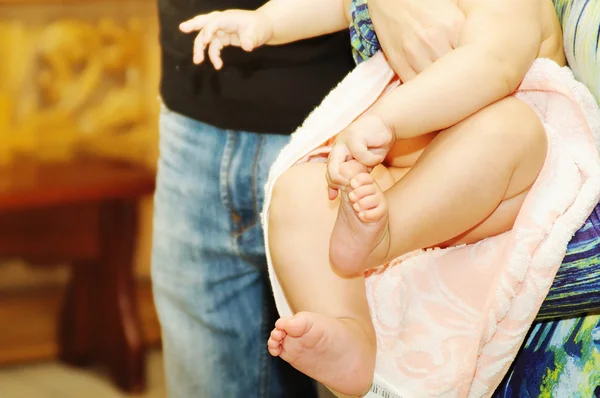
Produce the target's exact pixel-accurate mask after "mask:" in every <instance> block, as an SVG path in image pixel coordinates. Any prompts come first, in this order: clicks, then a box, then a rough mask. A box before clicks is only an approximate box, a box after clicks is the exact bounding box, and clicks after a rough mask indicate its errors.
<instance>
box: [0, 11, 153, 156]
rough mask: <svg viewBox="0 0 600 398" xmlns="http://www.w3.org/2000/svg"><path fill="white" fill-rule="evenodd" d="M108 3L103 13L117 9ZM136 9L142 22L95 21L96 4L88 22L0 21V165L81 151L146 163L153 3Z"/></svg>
mask: <svg viewBox="0 0 600 398" xmlns="http://www.w3.org/2000/svg"><path fill="white" fill-rule="evenodd" d="M108 4H109V6H107V7H108V9H107V11H110V12H107V13H106V14H111V13H112V14H113V15H114V14H115V11H117V12H118V10H115V3H108ZM117 4H118V3H117ZM139 6H140V7H145V8H146V12H142V13H140V14H142V17H138V16H132V17H130V18H127V17H125V18H123V17H121V16H118V17H110V16H103V15H102V11H101V6H100V11H99V12H98V14H99V15H95V16H93V17H92V18H85V19H84V18H81V19H78V18H73V17H64V18H63V17H61V16H60V13H59V14H58V15H59V16H58V17H57V18H50V19H49V21H48V22H47V23H42V24H39V23H37V24H34V23H30V22H28V21H27V18H23V19H4V18H1V17H0V51H1V52H2V53H3V54H5V56H6V55H8V57H7V58H4V57H3V58H4V59H3V61H2V62H1V63H0V164H1V163H6V162H10V161H11V160H15V158H18V157H19V156H27V157H35V158H37V159H41V160H68V159H69V158H71V157H73V156H77V155H79V154H81V153H89V152H93V153H99V154H102V155H106V156H111V157H121V158H128V159H131V160H140V161H144V162H147V161H148V160H149V159H148V156H149V153H153V152H154V150H153V148H154V147H155V146H156V115H157V108H158V104H157V100H156V98H157V95H158V88H157V86H158V85H157V75H158V74H157V64H158V57H156V55H157V51H156V50H157V48H156V47H157V44H156V42H157V36H156V22H155V20H154V17H153V16H154V12H153V11H154V10H153V7H154V5H153V3H151V2H141V3H140V4H139ZM7 7H8V8H10V7H11V6H10V5H8V6H7V5H4V6H0V12H1V13H2V14H0V15H6V13H5V12H3V10H6V8H7ZM29 7H30V8H34V6H29ZM76 7H78V6H77V5H74V4H70V5H64V8H65V10H67V9H69V8H71V9H72V8H76ZM148 8H149V11H150V12H148ZM55 14H56V13H55ZM144 14H145V15H147V16H146V17H143V15H144ZM8 15H10V13H9V14H8Z"/></svg>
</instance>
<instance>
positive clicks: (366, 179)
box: [350, 173, 375, 189]
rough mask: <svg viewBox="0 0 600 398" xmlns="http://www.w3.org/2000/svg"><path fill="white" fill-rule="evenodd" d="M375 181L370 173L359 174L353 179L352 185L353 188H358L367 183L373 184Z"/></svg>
mask: <svg viewBox="0 0 600 398" xmlns="http://www.w3.org/2000/svg"><path fill="white" fill-rule="evenodd" d="M374 183H375V180H374V179H373V176H372V175H371V174H369V173H360V174H357V175H356V176H355V177H354V178H353V179H352V180H351V181H350V186H351V187H352V189H358V188H360V187H362V186H365V185H372V184H374Z"/></svg>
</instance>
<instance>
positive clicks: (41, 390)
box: [0, 351, 333, 398]
mask: <svg viewBox="0 0 600 398" xmlns="http://www.w3.org/2000/svg"><path fill="white" fill-rule="evenodd" d="M320 392H321V394H320V396H321V398H332V397H333V395H331V394H329V392H325V391H324V389H322V391H320ZM81 397H85V398H130V397H132V396H130V395H126V394H123V393H121V392H119V390H117V389H116V388H114V387H113V386H112V385H111V384H110V382H108V379H107V378H106V376H103V375H102V374H101V373H98V372H94V371H86V370H80V369H76V368H72V367H69V366H65V365H63V364H60V363H58V362H46V363H40V364H30V365H22V366H17V367H5V368H2V367H0V398H81ZM135 397H136V398H165V397H166V394H165V379H164V375H163V361H162V355H161V353H160V351H152V352H151V353H150V354H149V356H148V390H147V391H146V393H144V394H140V395H135Z"/></svg>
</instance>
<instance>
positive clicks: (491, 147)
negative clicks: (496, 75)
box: [366, 97, 547, 267]
mask: <svg viewBox="0 0 600 398" xmlns="http://www.w3.org/2000/svg"><path fill="white" fill-rule="evenodd" d="M546 152H547V138H546V132H545V130H544V127H543V125H542V123H541V121H540V120H539V118H538V117H537V115H536V114H535V113H534V111H533V110H532V109H531V108H530V107H529V106H528V105H526V104H525V103H523V102H521V101H520V100H518V99H516V98H514V97H507V98H505V99H503V100H500V101H498V102H496V103H494V104H492V105H490V106H488V107H486V108H484V109H483V110H481V111H479V112H477V113H475V114H474V115H472V116H470V117H469V118H467V119H465V120H463V121H462V122H460V123H458V124H457V125H455V126H453V127H451V128H449V129H447V130H444V131H442V132H440V133H439V134H438V135H437V136H436V138H435V139H434V140H433V141H432V142H431V143H430V144H429V146H428V147H427V149H426V150H425V151H424V152H423V154H422V155H421V157H420V158H419V159H418V161H417V162H416V163H415V165H414V166H413V167H412V168H411V169H410V171H409V172H408V173H407V174H406V175H405V176H403V177H402V178H401V179H399V181H398V182H396V183H395V184H394V186H393V187H392V188H390V189H389V190H387V191H385V196H386V198H387V201H388V203H390V206H389V239H390V242H389V245H388V246H389V251H388V253H387V256H386V257H385V260H386V261H390V260H392V259H394V258H396V257H398V256H400V255H402V254H405V253H407V252H410V251H412V250H416V249H423V248H427V247H432V246H448V245H454V244H461V243H473V242H477V241H479V240H481V239H483V238H486V237H490V236H494V235H497V234H500V233H502V232H505V231H508V230H509V229H511V228H512V226H513V224H514V221H515V219H516V217H517V214H518V212H519V210H520V208H521V205H522V203H523V201H524V199H525V196H526V195H527V192H528V191H529V188H530V187H531V186H532V185H533V183H534V182H535V180H536V179H537V176H538V174H539V172H540V170H541V169H542V166H543V164H544V161H545V158H546ZM373 265H378V264H366V266H367V267H369V266H373Z"/></svg>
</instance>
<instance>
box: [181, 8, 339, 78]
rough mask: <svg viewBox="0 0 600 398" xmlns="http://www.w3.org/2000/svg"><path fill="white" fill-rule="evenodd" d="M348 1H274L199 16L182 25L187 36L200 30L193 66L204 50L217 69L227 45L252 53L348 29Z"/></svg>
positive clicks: (200, 59) (198, 61)
mask: <svg viewBox="0 0 600 398" xmlns="http://www.w3.org/2000/svg"><path fill="white" fill-rule="evenodd" d="M347 6H348V0H301V1H298V0H271V1H269V2H268V3H266V4H265V5H263V6H262V7H261V8H259V9H258V10H256V11H247V10H225V11H216V12H212V13H210V14H203V15H197V16H195V17H194V18H192V19H190V20H188V21H185V22H183V23H182V24H181V25H180V26H179V28H180V29H181V31H183V32H184V33H191V32H195V31H199V32H200V33H198V36H197V37H196V40H195V42H194V63H198V64H199V63H201V62H203V61H204V51H205V50H206V47H207V46H208V55H209V58H210V59H211V61H212V63H213V65H214V66H215V68H217V69H220V68H221V67H222V65H223V62H222V60H221V57H220V53H221V50H222V49H223V47H226V46H236V47H241V48H242V49H244V50H245V51H252V50H254V49H255V48H257V47H260V46H262V45H265V44H267V45H278V44H285V43H290V42H293V41H297V40H302V39H308V38H311V37H315V36H320V35H325V34H328V33H333V32H336V31H340V30H343V29H347V28H348V25H349V22H348V15H347V12H346V10H345V9H346V8H347Z"/></svg>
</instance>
